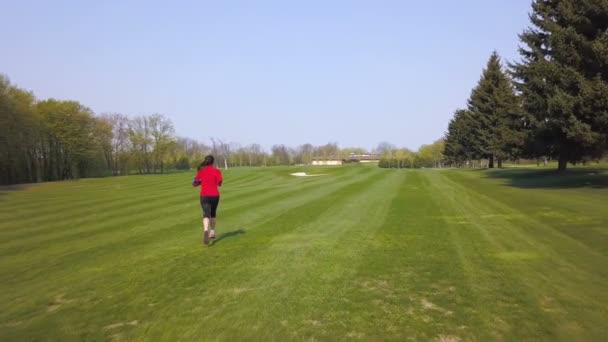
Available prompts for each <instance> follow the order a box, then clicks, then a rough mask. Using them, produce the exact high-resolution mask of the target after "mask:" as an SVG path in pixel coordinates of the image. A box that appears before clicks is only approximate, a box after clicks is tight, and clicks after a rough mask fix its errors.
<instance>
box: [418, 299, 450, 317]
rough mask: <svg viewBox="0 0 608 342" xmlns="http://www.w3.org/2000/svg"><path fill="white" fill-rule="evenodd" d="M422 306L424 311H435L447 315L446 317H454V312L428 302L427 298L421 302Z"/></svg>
mask: <svg viewBox="0 0 608 342" xmlns="http://www.w3.org/2000/svg"><path fill="white" fill-rule="evenodd" d="M420 304H421V305H422V308H423V309H424V310H433V311H437V312H441V313H442V314H444V315H446V316H450V315H452V313H453V312H452V311H450V310H446V309H444V308H442V307H440V306H438V305H436V304H434V303H432V302H430V301H428V300H427V299H426V298H422V299H421V300H420Z"/></svg>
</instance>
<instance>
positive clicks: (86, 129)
mask: <svg viewBox="0 0 608 342" xmlns="http://www.w3.org/2000/svg"><path fill="white" fill-rule="evenodd" d="M351 152H352V153H357V154H362V153H367V151H366V150H365V149H363V148H357V147H355V148H340V147H339V146H338V144H337V143H328V144H325V145H320V146H315V145H312V144H303V145H300V146H298V147H295V148H292V147H288V146H286V145H281V144H279V145H274V146H272V147H271V149H270V151H267V150H265V149H264V148H263V147H262V146H261V145H259V144H250V145H247V146H241V145H239V144H237V143H228V142H225V141H224V140H222V139H218V138H214V137H212V138H210V143H202V142H199V141H197V140H194V139H190V138H184V137H179V136H176V134H175V129H174V126H173V123H172V122H171V120H170V119H169V118H167V117H165V116H164V115H161V114H152V115H141V116H135V117H130V116H127V115H124V114H117V113H109V114H100V115H97V114H95V113H94V112H93V111H92V110H91V109H89V108H87V107H86V106H84V105H82V104H80V103H79V102H77V101H59V100H55V99H47V100H38V99H36V97H35V96H34V94H33V93H32V92H30V91H27V90H24V89H21V88H19V87H18V86H16V85H13V84H11V82H10V80H9V79H8V77H6V76H4V75H1V74H0V184H2V185H6V184H19V183H34V182H45V181H56V180H68V179H76V178H86V177H103V176H119V175H128V174H133V173H135V174H150V173H164V172H167V171H168V170H189V169H195V168H196V167H197V166H198V165H199V163H200V162H201V161H202V160H203V158H204V156H205V155H207V154H213V155H214V156H215V157H216V161H217V163H218V166H220V167H224V168H228V167H235V166H275V165H299V164H310V163H311V162H312V160H313V158H333V159H347V158H349V154H350V153H351Z"/></svg>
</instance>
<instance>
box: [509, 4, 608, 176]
mask: <svg viewBox="0 0 608 342" xmlns="http://www.w3.org/2000/svg"><path fill="white" fill-rule="evenodd" d="M530 21H531V22H532V27H531V28H529V29H527V30H526V31H524V32H523V33H522V34H521V35H520V39H521V41H522V42H523V44H524V46H523V47H521V48H520V54H521V56H522V60H521V62H519V63H516V64H513V65H512V66H511V67H512V73H513V75H514V77H515V79H516V80H517V82H516V87H517V89H518V90H519V91H520V93H521V95H522V97H523V107H524V109H525V111H526V112H527V114H528V121H529V124H530V126H531V127H532V130H533V134H532V135H531V141H530V142H529V146H531V147H532V150H531V151H530V154H532V155H533V156H540V155H545V156H550V157H554V158H557V159H558V160H559V166H558V168H559V170H561V171H563V170H565V169H566V167H567V163H568V162H577V161H580V160H581V159H582V158H584V157H586V156H592V157H597V156H599V155H600V154H601V153H602V151H603V150H605V148H606V136H607V134H608V1H606V0H535V1H534V2H533V4H532V14H531V15H530Z"/></svg>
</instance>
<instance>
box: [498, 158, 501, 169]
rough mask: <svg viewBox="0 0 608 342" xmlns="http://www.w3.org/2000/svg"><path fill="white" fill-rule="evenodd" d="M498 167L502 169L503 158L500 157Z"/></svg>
mask: <svg viewBox="0 0 608 342" xmlns="http://www.w3.org/2000/svg"><path fill="white" fill-rule="evenodd" d="M498 168H499V169H502V159H500V158H499V159H498Z"/></svg>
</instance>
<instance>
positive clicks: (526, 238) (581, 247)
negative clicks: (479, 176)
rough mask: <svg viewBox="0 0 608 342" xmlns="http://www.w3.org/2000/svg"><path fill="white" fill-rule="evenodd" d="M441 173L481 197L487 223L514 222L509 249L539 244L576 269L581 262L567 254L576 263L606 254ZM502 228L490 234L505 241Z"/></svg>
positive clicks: (559, 264) (558, 263)
mask: <svg viewBox="0 0 608 342" xmlns="http://www.w3.org/2000/svg"><path fill="white" fill-rule="evenodd" d="M442 175H444V176H445V177H447V179H448V180H449V181H450V182H452V184H453V185H454V186H456V187H459V189H460V191H458V193H464V192H465V191H467V193H468V194H470V195H471V196H475V197H478V198H479V202H480V203H483V205H484V208H486V211H487V212H488V213H490V215H488V214H485V215H482V217H487V216H491V218H490V219H487V220H486V222H487V225H488V226H493V225H498V226H502V225H511V229H510V231H509V233H510V237H511V238H512V240H513V241H512V242H511V244H510V245H508V246H503V247H505V249H506V250H517V249H521V246H522V245H524V246H528V248H529V250H535V251H536V250H538V249H539V247H540V249H541V250H542V252H543V254H544V255H545V256H547V258H548V260H552V261H553V262H555V263H556V265H555V266H556V267H564V266H565V267H568V268H570V269H571V270H572V271H574V272H577V271H580V266H575V264H574V262H573V261H568V260H566V257H569V258H576V259H579V260H578V261H579V262H577V263H576V264H577V265H585V264H588V261H590V260H593V259H596V258H601V259H605V256H604V255H602V254H601V253H599V252H598V251H596V250H595V249H593V248H589V246H588V245H586V244H585V243H583V242H582V241H580V240H577V239H575V238H573V237H571V236H569V235H568V234H564V233H563V232H561V231H559V230H556V229H554V228H553V226H551V225H550V224H549V223H550V222H547V221H545V222H543V221H539V220H537V219H535V218H534V217H531V216H530V215H529V214H526V213H525V212H523V211H521V210H520V209H516V208H515V207H514V206H513V204H511V205H509V204H507V203H505V202H504V201H500V200H497V199H495V197H494V196H488V195H487V194H486V193H484V192H482V191H480V189H479V188H478V187H477V188H468V187H466V186H464V185H462V184H460V183H457V182H454V181H453V180H452V179H451V178H450V177H449V175H448V174H446V173H443V174H442ZM478 184H479V183H478ZM527 192H529V191H526V193H527ZM496 198H502V196H497V197H496ZM467 212H470V211H467ZM492 214H494V215H492ZM514 223H516V224H514ZM501 232H502V231H501V230H497V231H492V233H491V234H490V233H489V232H488V233H487V234H489V235H498V237H497V238H496V239H495V240H497V241H502V240H501V239H500V234H501ZM506 242H508V241H506ZM557 243H559V244H557ZM563 251H576V252H575V253H573V254H572V255H571V256H564V254H563V253H564V252H563ZM575 261H576V260H575ZM581 261H582V262H581ZM585 261H587V262H585ZM606 262H608V260H606ZM597 271H598V270H597V269H593V270H591V271H590V273H589V274H588V276H592V275H593V274H594V273H597ZM569 273H570V272H568V274H569ZM603 275H604V276H605V277H608V270H607V271H606V272H604V274H603Z"/></svg>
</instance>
